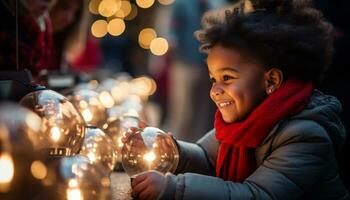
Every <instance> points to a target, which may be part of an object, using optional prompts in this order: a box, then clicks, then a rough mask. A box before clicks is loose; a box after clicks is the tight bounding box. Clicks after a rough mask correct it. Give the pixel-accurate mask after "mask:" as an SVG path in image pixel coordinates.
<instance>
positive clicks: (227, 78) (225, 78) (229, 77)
mask: <svg viewBox="0 0 350 200" xmlns="http://www.w3.org/2000/svg"><path fill="white" fill-rule="evenodd" d="M223 79H224V81H228V80H230V79H232V77H231V76H228V75H224V77H223Z"/></svg>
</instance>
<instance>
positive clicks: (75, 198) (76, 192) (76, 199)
mask: <svg viewBox="0 0 350 200" xmlns="http://www.w3.org/2000/svg"><path fill="white" fill-rule="evenodd" d="M67 200H84V197H83V195H82V194H81V191H80V189H79V188H68V189H67Z"/></svg>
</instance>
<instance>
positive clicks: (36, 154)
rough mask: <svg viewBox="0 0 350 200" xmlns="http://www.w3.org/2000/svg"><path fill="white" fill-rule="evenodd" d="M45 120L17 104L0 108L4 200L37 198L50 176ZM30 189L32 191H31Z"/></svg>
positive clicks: (1, 193)
mask: <svg viewBox="0 0 350 200" xmlns="http://www.w3.org/2000/svg"><path fill="white" fill-rule="evenodd" d="M40 128H41V119H40V117H39V116H37V115H36V114H35V113H33V112H32V111H30V110H28V109H25V108H23V107H21V106H19V105H17V104H13V103H1V104H0V199H8V200H12V199H13V200H14V199H22V198H23V197H24V196H25V197H26V198H27V199H31V198H33V199H34V198H35V197H36V194H37V193H38V192H39V191H41V190H43V189H44V185H43V183H42V181H43V179H44V178H45V177H46V175H47V166H46V165H45V164H44V160H46V159H47V157H48V156H47V155H45V154H43V153H41V152H42V151H41V150H42V146H41V142H40V138H41V137H42V133H41V132H40ZM29 186H30V187H29Z"/></svg>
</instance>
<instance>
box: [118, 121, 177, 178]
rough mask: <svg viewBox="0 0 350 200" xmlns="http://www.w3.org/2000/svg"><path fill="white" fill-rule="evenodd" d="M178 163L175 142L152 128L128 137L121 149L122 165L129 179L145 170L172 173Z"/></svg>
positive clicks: (160, 131)
mask: <svg viewBox="0 0 350 200" xmlns="http://www.w3.org/2000/svg"><path fill="white" fill-rule="evenodd" d="M178 162H179V151H178V149H177V146H176V144H175V141H174V140H173V139H172V138H171V136H170V135H168V134H166V133H165V132H164V131H162V130H160V129H158V128H154V127H146V128H144V129H139V131H137V132H136V133H135V134H132V135H130V136H129V137H128V139H127V142H126V143H125V144H124V146H123V149H122V164H123V167H124V169H125V171H126V173H127V174H128V175H129V176H131V177H133V176H135V175H137V174H139V173H141V172H144V171H147V170H157V171H160V172H163V173H166V172H174V171H175V169H176V167H177V165H178Z"/></svg>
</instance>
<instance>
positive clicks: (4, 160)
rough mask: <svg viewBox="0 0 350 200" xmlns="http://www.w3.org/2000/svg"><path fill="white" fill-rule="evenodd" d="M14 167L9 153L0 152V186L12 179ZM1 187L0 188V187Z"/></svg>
mask: <svg viewBox="0 0 350 200" xmlns="http://www.w3.org/2000/svg"><path fill="white" fill-rule="evenodd" d="M14 173H15V168H14V164H13V160H12V157H11V155H10V154H8V153H2V154H1V155H0V186H1V184H6V183H10V182H11V181H12V179H13V175H14ZM0 189H1V188H0Z"/></svg>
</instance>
